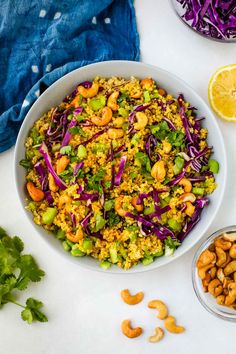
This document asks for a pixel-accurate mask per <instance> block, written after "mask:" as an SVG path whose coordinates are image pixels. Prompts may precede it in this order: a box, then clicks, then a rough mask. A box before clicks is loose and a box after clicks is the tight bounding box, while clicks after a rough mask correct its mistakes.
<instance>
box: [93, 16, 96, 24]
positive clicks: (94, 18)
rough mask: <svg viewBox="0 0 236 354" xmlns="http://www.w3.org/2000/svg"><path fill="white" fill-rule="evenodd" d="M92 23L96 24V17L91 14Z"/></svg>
mask: <svg viewBox="0 0 236 354" xmlns="http://www.w3.org/2000/svg"><path fill="white" fill-rule="evenodd" d="M92 23H93V24H94V25H96V24H97V18H96V17H95V16H93V18H92Z"/></svg>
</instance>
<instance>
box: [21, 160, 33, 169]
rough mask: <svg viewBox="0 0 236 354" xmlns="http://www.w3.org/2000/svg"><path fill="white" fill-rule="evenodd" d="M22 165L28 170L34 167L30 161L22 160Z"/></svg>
mask: <svg viewBox="0 0 236 354" xmlns="http://www.w3.org/2000/svg"><path fill="white" fill-rule="evenodd" d="M20 165H21V166H22V167H24V168H26V169H27V170H28V169H29V168H31V167H32V162H31V161H29V160H25V159H22V160H20Z"/></svg>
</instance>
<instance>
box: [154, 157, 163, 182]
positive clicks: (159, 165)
mask: <svg viewBox="0 0 236 354" xmlns="http://www.w3.org/2000/svg"><path fill="white" fill-rule="evenodd" d="M151 176H152V177H153V178H155V179H157V180H158V181H159V182H161V181H163V180H164V178H165V176H166V168H165V162H164V161H163V160H159V161H157V162H156V163H155V164H154V165H153V167H152V170H151Z"/></svg>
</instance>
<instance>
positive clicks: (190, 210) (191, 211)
mask: <svg viewBox="0 0 236 354" xmlns="http://www.w3.org/2000/svg"><path fill="white" fill-rule="evenodd" d="M194 211H195V206H194V205H193V204H192V203H191V202H186V209H185V211H184V212H185V214H186V215H188V216H190V217H191V216H193V214H194Z"/></svg>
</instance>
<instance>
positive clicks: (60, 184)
mask: <svg viewBox="0 0 236 354" xmlns="http://www.w3.org/2000/svg"><path fill="white" fill-rule="evenodd" d="M39 152H40V153H41V154H42V156H43V158H44V161H45V163H46V166H47V169H48V171H49V172H50V173H51V175H52V176H53V178H54V181H55V183H56V185H57V186H58V187H59V188H60V189H63V190H64V189H66V188H67V185H66V184H65V182H63V181H62V180H61V179H60V177H59V176H58V175H57V174H56V172H55V171H54V169H53V167H52V162H51V158H50V156H49V153H48V148H47V146H46V144H45V142H42V144H41V146H40V148H39Z"/></svg>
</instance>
